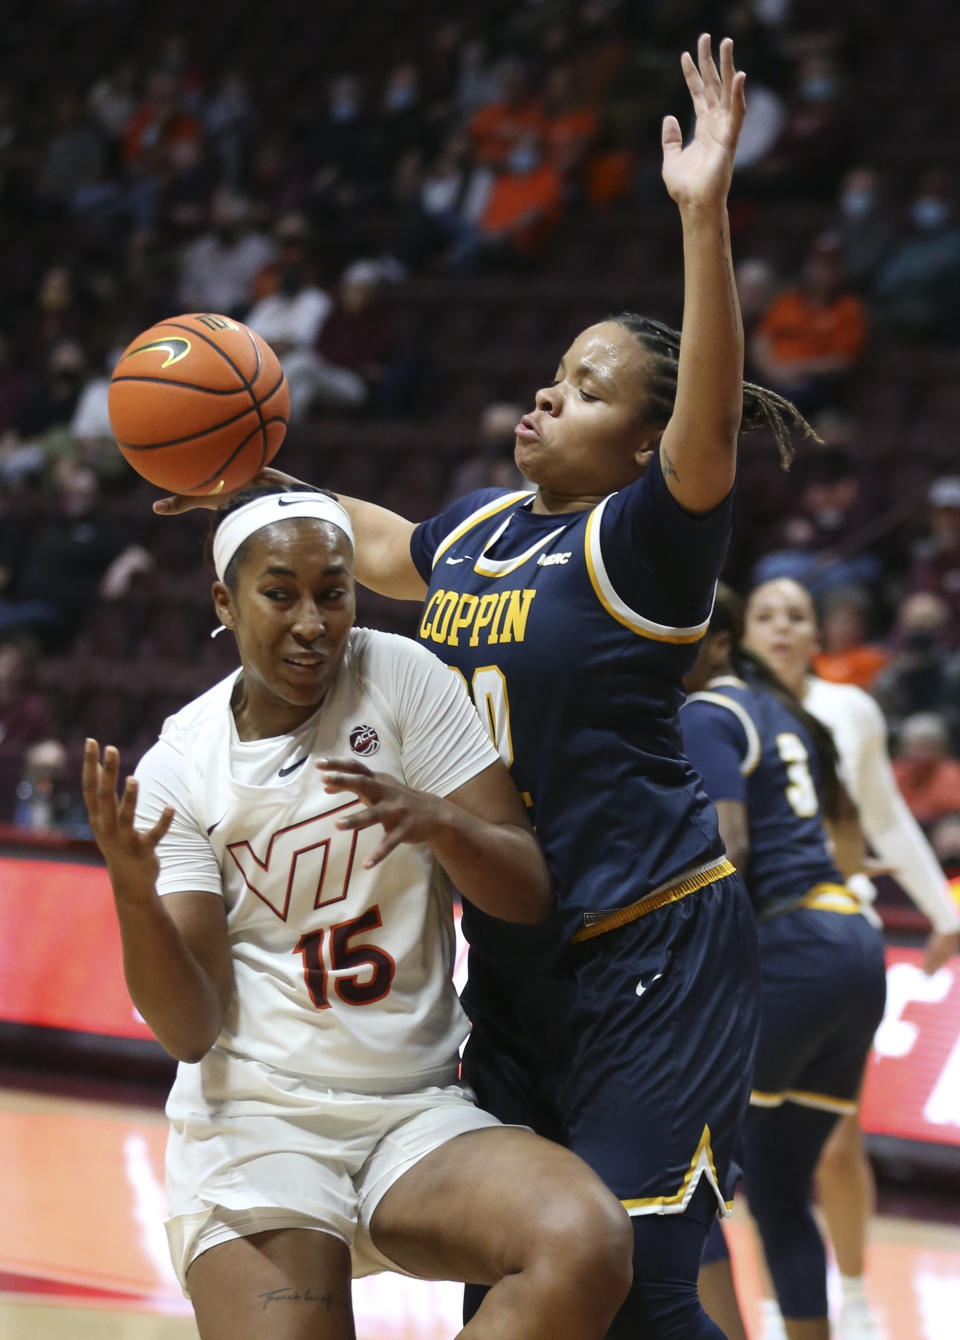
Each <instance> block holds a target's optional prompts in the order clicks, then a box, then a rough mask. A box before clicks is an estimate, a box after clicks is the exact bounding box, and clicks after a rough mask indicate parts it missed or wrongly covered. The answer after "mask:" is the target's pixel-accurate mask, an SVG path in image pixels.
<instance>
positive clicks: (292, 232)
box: [246, 213, 367, 423]
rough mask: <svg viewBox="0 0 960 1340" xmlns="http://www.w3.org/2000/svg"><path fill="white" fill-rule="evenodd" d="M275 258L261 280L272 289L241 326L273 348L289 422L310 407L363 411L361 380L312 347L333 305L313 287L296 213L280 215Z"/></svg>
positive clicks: (303, 229)
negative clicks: (287, 396)
mask: <svg viewBox="0 0 960 1340" xmlns="http://www.w3.org/2000/svg"><path fill="white" fill-rule="evenodd" d="M274 237H275V239H276V242H277V247H278V255H277V259H276V261H274V262H273V264H272V265H270V266H269V267H268V270H267V271H266V272H265V273H264V275H262V276H261V284H262V285H263V286H264V287H269V288H272V290H273V291H272V292H268V293H265V294H264V296H263V297H262V298H260V300H259V301H258V302H256V303H254V305H253V307H251V309H250V311H249V312H248V313H247V318H246V322H247V325H248V326H250V327H251V329H253V330H255V331H256V332H257V334H258V335H262V336H263V338H264V339H265V340H266V341H267V343H268V344H269V345H271V347H272V348H273V350H274V352H275V353H276V355H277V357H278V358H279V359H280V363H281V366H282V367H283V372H284V376H285V377H286V379H287V383H288V385H289V387H290V421H291V423H298V422H300V421H302V420H303V419H304V418H305V417H306V415H307V414H308V413H309V411H310V409H311V408H312V407H313V406H314V405H315V404H322V405H328V406H332V407H337V408H352V407H354V406H357V405H362V404H363V402H364V400H365V399H366V395H367V389H366V384H365V382H364V381H363V378H362V377H360V376H359V375H358V374H357V373H355V372H352V371H351V370H350V369H349V368H340V367H337V366H335V365H334V364H333V363H330V362H329V361H328V360H327V359H325V358H322V357H321V356H320V354H319V353H318V352H317V350H316V348H315V345H316V342H317V338H318V336H319V335H320V331H321V329H322V328H323V324H324V322H325V321H326V319H327V317H328V316H329V315H330V313H331V311H332V310H333V299H332V298H331V296H330V294H329V293H327V291H326V290H325V289H322V288H321V287H320V286H319V285H318V284H317V283H315V282H314V278H313V272H312V265H311V263H310V259H309V253H308V242H309V234H308V225H307V221H306V219H305V217H304V216H303V215H302V214H299V213H290V214H285V215H284V216H283V217H282V218H281V219H280V220H279V221H278V223H277V226H276V229H275V230H274Z"/></svg>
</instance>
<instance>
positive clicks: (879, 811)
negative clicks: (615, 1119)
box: [744, 577, 960, 1340]
mask: <svg viewBox="0 0 960 1340" xmlns="http://www.w3.org/2000/svg"><path fill="white" fill-rule="evenodd" d="M744 642H745V644H746V645H747V646H748V647H749V648H750V650H751V651H753V652H754V654H755V655H757V656H759V657H760V658H761V659H763V660H764V661H765V662H766V663H767V664H768V665H769V666H770V668H771V669H772V670H773V671H774V673H775V674H776V675H777V677H778V679H780V680H781V681H782V682H783V683H784V684H785V685H786V686H787V688H788V689H790V690H791V691H792V692H793V693H795V694H796V696H797V697H798V698H800V699H801V701H802V702H803V705H804V707H805V708H806V709H807V711H808V712H810V713H811V714H812V715H813V716H815V717H816V718H817V719H818V720H820V721H822V722H823V723H824V725H826V726H827V727H828V728H829V730H830V732H831V734H832V735H833V739H834V743H835V744H836V747H837V754H838V761H839V770H840V776H841V778H842V780H843V783H844V786H845V787H846V789H847V792H848V794H849V796H850V799H851V800H852V801H853V803H854V804H855V805H856V807H857V813H858V816H859V819H860V825H861V827H862V829H863V832H864V835H865V836H866V838H867V840H868V841H869V843H870V846H871V848H872V849H873V851H874V852H875V853H876V855H877V857H878V858H879V860H880V862H881V863H882V865H883V867H884V868H886V869H887V870H889V872H890V873H891V874H892V875H894V876H895V878H896V879H897V881H898V883H899V884H900V885H901V886H902V888H903V890H904V892H905V893H907V894H908V896H909V897H910V898H911V899H912V900H913V902H914V903H915V904H916V906H917V907H918V908H919V910H920V911H921V912H923V914H924V915H925V916H926V917H928V918H929V920H930V922H931V925H932V929H931V932H930V935H929V937H928V939H927V944H926V952H925V954H924V962H923V969H924V972H926V973H927V974H933V973H935V972H936V971H937V970H938V968H940V967H941V966H942V965H943V964H944V963H946V962H947V960H948V959H949V958H950V957H951V956H952V955H954V954H956V953H957V951H958V947H960V934H958V931H960V913H958V910H957V906H956V903H955V902H954V901H953V899H952V898H951V897H950V894H949V890H948V888H947V883H946V880H945V878H944V874H943V871H942V870H941V869H940V866H939V865H938V863H937V858H936V856H935V855H934V853H933V851H932V849H931V847H930V844H929V842H928V841H927V839H926V838H925V837H924V835H923V831H922V829H921V828H920V825H919V824H918V823H917V821H916V819H915V818H914V817H913V815H912V814H911V813H910V810H909V808H908V807H907V804H906V802H905V801H904V799H903V797H902V796H901V794H900V792H899V790H898V788H897V782H896V778H895V777H894V775H893V768H892V767H891V764H890V756H889V753H888V749H887V727H886V722H885V721H884V718H883V713H882V712H881V710H880V708H879V706H878V705H877V703H876V701H875V700H874V699H873V698H871V697H870V695H869V694H868V693H865V692H864V691H863V690H862V689H859V688H857V687H856V685H854V684H835V683H831V682H828V681H827V680H824V679H819V678H818V677H817V676H816V675H814V674H813V673H812V672H811V663H812V661H813V657H814V654H815V653H816V651H817V650H818V648H819V641H818V633H817V615H816V610H815V608H814V603H813V600H812V599H811V596H810V593H809V592H808V591H807V590H806V589H805V588H804V587H803V586H801V585H800V584H799V582H795V581H793V580H791V579H790V578H785V577H781V578H776V579H774V580H773V581H769V582H764V583H763V584H762V585H760V586H758V587H756V588H755V589H754V590H753V591H752V592H751V594H750V600H749V602H748V605H747V611H746V623H745V628H744ZM854 885H855V886H856V891H857V893H858V895H859V896H860V897H861V899H866V900H867V901H872V899H873V896H874V890H873V887H872V885H871V883H870V881H869V879H868V878H867V876H866V875H865V874H857V875H856V876H854V877H853V879H852V880H851V887H853V886H854ZM858 1116H859V1113H850V1114H849V1115H847V1116H844V1117H841V1119H840V1120H839V1121H838V1122H837V1124H836V1126H835V1127H834V1129H833V1132H832V1133H831V1136H830V1139H829V1140H828V1141H827V1144H826V1145H825V1147H824V1151H823V1154H822V1155H821V1158H820V1162H819V1164H818V1166H817V1175H816V1185H817V1200H818V1204H819V1207H820V1209H821V1211H822V1212H823V1214H824V1216H825V1218H826V1222H827V1230H828V1232H829V1235H830V1241H831V1244H832V1246H833V1250H834V1254H835V1256H836V1260H837V1266H838V1269H839V1273H840V1289H841V1295H842V1304H841V1310H840V1318H839V1334H840V1340H878V1337H879V1335H880V1333H881V1330H880V1325H879V1323H878V1322H877V1320H876V1319H875V1318H874V1316H873V1313H872V1310H871V1307H870V1304H869V1302H868V1299H867V1292H866V1281H865V1278H864V1275H865V1260H866V1240H867V1226H868V1223H869V1220H870V1215H871V1214H872V1212H873V1205H874V1198H875V1191H874V1184H873V1174H872V1170H871V1168H870V1164H869V1161H868V1159H867V1156H866V1152H865V1151H864V1148H863V1137H862V1133H861V1130H860V1123H859V1120H858ZM766 1314H767V1315H766V1320H767V1326H766V1328H765V1340H775V1337H776V1336H777V1335H778V1334H780V1335H782V1333H783V1324H782V1321H781V1320H780V1318H779V1316H778V1315H776V1311H775V1305H772V1306H769V1307H767V1309H766Z"/></svg>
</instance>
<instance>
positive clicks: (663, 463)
mask: <svg viewBox="0 0 960 1340" xmlns="http://www.w3.org/2000/svg"><path fill="white" fill-rule="evenodd" d="M660 469H661V470H662V471H663V477H664V479H668V478H669V477H670V476H671V475H672V476H673V478H674V479H675V480H676V481H677V483H678V484H679V483H680V476H679V474H678V473H677V467H676V466H675V465H674V463H673V461H672V460H671V458H670V453H669V452H668V451H667V450H666V449H665V448H664V447H661V448H660Z"/></svg>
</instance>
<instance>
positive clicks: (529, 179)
mask: <svg viewBox="0 0 960 1340" xmlns="http://www.w3.org/2000/svg"><path fill="white" fill-rule="evenodd" d="M563 206H564V201H563V178H562V177H561V176H560V173H559V172H558V171H557V169H556V168H555V167H553V166H551V164H550V163H548V162H546V161H545V160H544V156H543V149H542V146H541V142H540V137H539V135H527V136H524V137H523V138H522V139H520V140H518V141H517V143H516V145H515V146H514V148H513V149H512V151H511V153H510V156H509V158H508V159H507V162H506V164H505V167H504V171H503V172H501V173H500V174H499V175H498V176H497V178H496V180H495V182H494V184H493V186H492V188H491V191H490V195H489V198H488V200H487V205H486V209H485V210H484V212H483V214H482V215H481V218H480V222H479V224H478V226H477V227H476V228H472V229H466V230H465V231H464V232H463V233H462V235H461V237H460V239H459V240H458V242H457V244H456V246H455V248H454V249H453V251H452V252H451V258H452V260H453V262H454V264H455V265H456V266H457V267H458V268H460V269H469V268H471V267H472V266H474V265H475V264H477V263H478V262H481V261H484V260H490V261H497V260H499V261H501V262H505V263H506V264H508V265H509V264H513V265H520V266H526V265H530V264H531V263H532V262H534V261H535V260H536V259H537V257H538V256H539V255H540V254H541V253H542V251H543V248H544V246H545V245H546V243H547V240H548V239H549V237H550V235H551V233H552V232H553V230H554V228H555V227H556V225H557V223H558V222H559V220H560V217H561V215H562V213H563Z"/></svg>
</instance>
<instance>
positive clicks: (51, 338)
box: [21, 262, 88, 367]
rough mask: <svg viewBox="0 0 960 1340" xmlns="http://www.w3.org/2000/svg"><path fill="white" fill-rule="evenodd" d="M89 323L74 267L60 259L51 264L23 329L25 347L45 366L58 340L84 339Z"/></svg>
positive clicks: (45, 271) (33, 359) (43, 274)
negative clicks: (61, 261)
mask: <svg viewBox="0 0 960 1340" xmlns="http://www.w3.org/2000/svg"><path fill="white" fill-rule="evenodd" d="M87 325H88V313H87V312H86V311H85V310H84V306H83V304H82V302H81V300H80V297H79V295H78V293H77V284H76V277H75V275H74V272H73V270H71V268H70V267H69V266H68V265H64V264H62V263H60V262H54V263H53V264H51V265H48V266H47V267H46V269H45V270H44V271H43V273H42V274H41V276H40V282H39V283H38V285H37V288H36V292H35V294H34V305H33V309H32V311H31V312H30V314H29V316H28V317H27V318H26V321H25V322H24V327H23V330H22V332H21V339H22V347H23V348H26V349H28V350H29V357H30V359H31V361H32V362H33V365H34V366H35V367H37V366H42V365H43V362H44V360H45V359H46V357H47V354H48V353H49V352H50V350H51V349H52V348H53V346H54V344H56V342H57V341H58V340H62V339H67V338H70V339H80V338H82V336H83V334H84V332H85V330H86V328H87Z"/></svg>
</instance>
